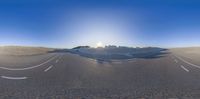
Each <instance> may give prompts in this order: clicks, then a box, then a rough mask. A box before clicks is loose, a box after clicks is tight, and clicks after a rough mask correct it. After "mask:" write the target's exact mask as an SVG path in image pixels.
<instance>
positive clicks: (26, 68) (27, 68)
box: [0, 56, 57, 71]
mask: <svg viewBox="0 0 200 99" xmlns="http://www.w3.org/2000/svg"><path fill="white" fill-rule="evenodd" d="M56 57H57V56H54V57H52V58H50V59H49V60H47V61H45V62H43V63H41V64H39V65H35V66H31V67H25V68H7V67H0V69H5V70H13V71H14V70H29V69H33V68H36V67H40V66H42V65H44V64H46V63H48V62H50V61H52V60H53V59H54V58H56Z"/></svg>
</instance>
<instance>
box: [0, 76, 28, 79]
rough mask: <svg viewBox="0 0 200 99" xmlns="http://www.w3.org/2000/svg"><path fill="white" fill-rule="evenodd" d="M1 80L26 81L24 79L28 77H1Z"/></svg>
mask: <svg viewBox="0 0 200 99" xmlns="http://www.w3.org/2000/svg"><path fill="white" fill-rule="evenodd" d="M1 78H4V79H10V80H24V79H27V78H28V77H9V76H1Z"/></svg>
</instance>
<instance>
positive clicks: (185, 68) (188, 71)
mask: <svg viewBox="0 0 200 99" xmlns="http://www.w3.org/2000/svg"><path fill="white" fill-rule="evenodd" d="M181 68H182V69H183V70H185V71H186V72H189V70H188V69H187V68H185V67H184V66H183V65H181Z"/></svg>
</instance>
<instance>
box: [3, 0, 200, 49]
mask: <svg viewBox="0 0 200 99" xmlns="http://www.w3.org/2000/svg"><path fill="white" fill-rule="evenodd" d="M98 42H101V43H102V44H103V45H109V44H110V45H122V46H133V47H134V46H158V47H182V46H200V1H198V0H1V1H0V45H29V46H45V47H66V48H71V47H74V46H78V45H89V46H95V45H96V44H97V43H98Z"/></svg>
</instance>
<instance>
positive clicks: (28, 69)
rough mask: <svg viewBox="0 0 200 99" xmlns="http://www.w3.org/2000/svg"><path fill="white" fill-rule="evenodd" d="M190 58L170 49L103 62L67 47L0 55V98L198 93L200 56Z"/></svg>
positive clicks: (121, 98)
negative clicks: (35, 53)
mask: <svg viewBox="0 0 200 99" xmlns="http://www.w3.org/2000/svg"><path fill="white" fill-rule="evenodd" d="M6 58H7V57H6V56H5V57H4V59H6ZM192 58H193V57H187V55H184V54H182V55H181V54H180V53H178V54H177V53H174V52H170V53H169V54H166V55H164V56H163V57H159V58H152V59H131V60H123V61H117V60H115V61H112V62H104V63H99V62H97V61H96V60H94V59H89V58H85V57H81V56H79V55H76V54H70V53H51V54H48V55H40V56H29V58H28V57H27V58H20V57H15V58H8V59H7V60H8V61H7V62H6V61H4V62H3V61H2V62H1V61H0V62H1V63H0V99H102V98H104V99H133V98H136V99H137V98H138V99H143V98H144V99H146V98H148V99H170V98H171V99H180V98H181V99H182V98H185V99H195V98H196V99H199V98H200V61H197V60H198V59H192ZM0 59H1V58H0ZM16 60H17V61H16ZM194 60H196V61H194ZM24 61H26V62H24ZM9 62H10V64H9ZM15 63H16V66H15Z"/></svg>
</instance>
